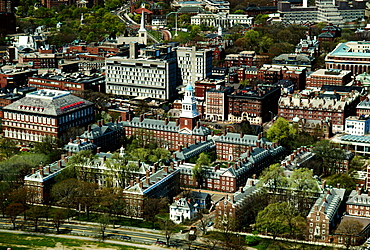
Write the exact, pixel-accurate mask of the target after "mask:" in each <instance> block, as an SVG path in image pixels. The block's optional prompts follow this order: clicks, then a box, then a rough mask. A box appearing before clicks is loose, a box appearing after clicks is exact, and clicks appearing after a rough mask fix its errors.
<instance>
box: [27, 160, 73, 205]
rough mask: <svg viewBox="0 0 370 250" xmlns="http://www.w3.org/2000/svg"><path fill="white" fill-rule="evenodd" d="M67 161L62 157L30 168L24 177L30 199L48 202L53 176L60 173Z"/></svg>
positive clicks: (36, 201)
mask: <svg viewBox="0 0 370 250" xmlns="http://www.w3.org/2000/svg"><path fill="white" fill-rule="evenodd" d="M67 163H68V157H66V155H62V158H61V159H60V160H58V161H56V162H53V163H51V164H49V165H47V166H42V165H40V166H39V168H38V169H32V172H31V174H29V175H26V176H25V177H24V187H25V188H27V190H28V191H29V192H31V193H32V196H33V197H32V199H33V200H32V201H33V202H35V203H40V204H41V203H43V204H49V201H50V191H51V188H52V186H53V185H54V183H55V179H54V177H55V176H57V175H58V174H60V173H61V172H62V171H63V169H64V168H65V167H66V165H67Z"/></svg>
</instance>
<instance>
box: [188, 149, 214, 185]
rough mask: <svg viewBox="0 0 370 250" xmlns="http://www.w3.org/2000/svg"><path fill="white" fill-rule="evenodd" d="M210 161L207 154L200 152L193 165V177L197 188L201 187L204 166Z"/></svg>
mask: <svg viewBox="0 0 370 250" xmlns="http://www.w3.org/2000/svg"><path fill="white" fill-rule="evenodd" d="M210 164H211V161H210V159H209V157H208V155H207V154H205V153H201V154H200V155H199V157H198V159H197V161H196V164H195V166H194V167H193V170H192V171H193V177H194V178H195V179H196V180H197V183H198V188H202V185H203V178H204V174H205V171H206V170H205V167H207V166H209V165H210Z"/></svg>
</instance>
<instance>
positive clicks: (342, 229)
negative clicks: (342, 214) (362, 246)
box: [335, 219, 364, 249]
mask: <svg viewBox="0 0 370 250" xmlns="http://www.w3.org/2000/svg"><path fill="white" fill-rule="evenodd" d="M363 227H364V225H363V224H362V223H361V222H359V221H357V220H354V219H348V220H345V221H342V222H341V223H340V225H339V226H338V229H337V230H336V232H335V234H339V235H341V236H342V237H344V245H345V246H346V248H347V249H349V248H350V246H352V245H354V244H355V241H354V239H355V238H356V237H358V236H359V234H360V233H361V231H362V229H363Z"/></svg>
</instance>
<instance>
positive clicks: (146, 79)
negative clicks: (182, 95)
mask: <svg viewBox="0 0 370 250" xmlns="http://www.w3.org/2000/svg"><path fill="white" fill-rule="evenodd" d="M163 51H166V52H165V53H164V52H163ZM105 67H106V90H107V93H109V94H114V95H117V96H122V97H125V98H127V97H128V98H135V97H145V98H151V99H154V100H159V101H167V100H173V99H174V98H175V97H176V94H177V92H176V86H177V83H178V78H177V75H178V70H177V69H178V67H177V62H176V57H175V55H174V53H172V52H171V48H170V47H169V46H167V47H166V46H165V47H161V48H152V49H148V50H142V55H141V56H139V55H138V45H137V43H131V44H130V56H129V57H119V56H115V57H110V58H107V59H106V60H105Z"/></svg>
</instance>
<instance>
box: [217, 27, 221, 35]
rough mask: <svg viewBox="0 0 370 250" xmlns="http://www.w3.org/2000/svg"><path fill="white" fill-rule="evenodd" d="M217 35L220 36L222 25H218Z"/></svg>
mask: <svg viewBox="0 0 370 250" xmlns="http://www.w3.org/2000/svg"><path fill="white" fill-rule="evenodd" d="M217 35H219V36H222V27H221V25H220V26H218V31H217Z"/></svg>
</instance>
